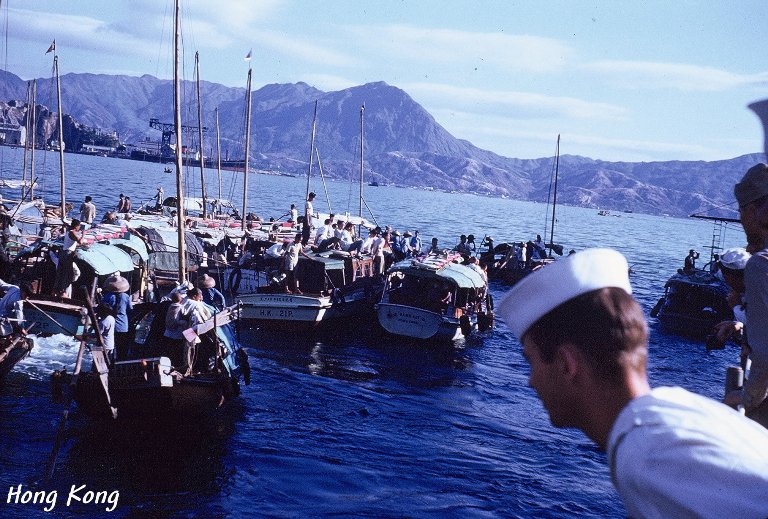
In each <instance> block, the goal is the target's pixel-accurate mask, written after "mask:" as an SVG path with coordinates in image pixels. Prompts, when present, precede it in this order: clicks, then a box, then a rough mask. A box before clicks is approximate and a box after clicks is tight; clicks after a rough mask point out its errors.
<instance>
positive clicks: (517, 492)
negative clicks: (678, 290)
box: [0, 148, 743, 517]
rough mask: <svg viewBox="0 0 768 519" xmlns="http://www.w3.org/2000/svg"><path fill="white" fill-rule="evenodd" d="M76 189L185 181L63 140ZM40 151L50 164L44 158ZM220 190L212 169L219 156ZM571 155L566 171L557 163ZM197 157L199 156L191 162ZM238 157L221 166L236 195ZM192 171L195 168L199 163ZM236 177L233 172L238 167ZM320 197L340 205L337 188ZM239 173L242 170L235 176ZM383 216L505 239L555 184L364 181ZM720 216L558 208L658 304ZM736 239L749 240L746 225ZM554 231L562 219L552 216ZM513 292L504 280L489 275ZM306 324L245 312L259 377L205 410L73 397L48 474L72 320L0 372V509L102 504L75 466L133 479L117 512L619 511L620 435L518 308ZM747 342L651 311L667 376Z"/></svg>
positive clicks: (536, 220) (702, 381)
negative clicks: (545, 370) (539, 187)
mask: <svg viewBox="0 0 768 519" xmlns="http://www.w3.org/2000/svg"><path fill="white" fill-rule="evenodd" d="M0 152H1V153H0V166H2V171H3V178H15V171H16V170H18V166H17V164H18V163H19V162H20V151H18V152H14V150H10V149H8V148H0ZM46 161H47V164H46V166H47V168H48V169H50V170H51V171H50V172H48V173H46V176H45V180H44V186H45V188H46V191H47V192H46V195H45V196H46V198H47V199H48V200H53V201H54V203H55V202H56V201H58V195H54V194H52V193H53V192H54V191H53V190H54V189H56V188H57V186H58V172H57V169H56V168H58V163H57V159H56V155H54V154H51V155H50V156H49V157H48V158H47V159H46ZM66 161H67V174H68V178H69V179H70V180H68V186H67V189H68V190H67V197H68V199H70V200H74V201H75V202H76V207H77V206H79V203H80V202H81V201H82V198H83V196H85V195H86V194H90V195H92V196H93V197H94V201H95V203H96V205H97V208H98V210H99V216H100V215H101V214H103V211H104V210H105V208H107V206H108V205H111V204H115V203H116V202H117V195H118V194H119V192H120V191H122V192H124V193H125V194H126V195H128V196H131V198H132V200H134V205H136V202H138V201H140V200H144V199H148V198H150V197H151V196H152V195H153V194H154V192H155V188H156V187H157V186H158V185H163V186H164V188H165V190H166V193H171V192H172V189H173V179H172V178H171V175H168V174H166V173H163V167H162V166H161V165H157V164H148V163H140V162H133V161H122V160H116V159H107V158H100V157H85V156H75V155H66ZM40 168H42V166H39V168H38V169H40ZM208 173H209V175H208V177H209V185H208V189H209V193H210V192H213V193H216V191H217V185H216V181H215V172H208ZM561 174H562V175H567V174H568V172H567V171H563V172H561ZM197 175H198V173H197V171H193V172H192V173H191V176H193V179H194V181H196V180H197ZM232 178H237V179H238V180H239V177H235V176H233V175H232V174H231V173H229V172H225V173H224V185H225V188H224V190H225V196H227V197H230V198H233V199H234V200H235V203H236V205H237V204H238V203H239V200H240V198H239V197H240V196H241V195H234V196H233V195H232V194H230V193H229V191H230V186H231V184H232ZM192 183H194V182H192ZM235 184H237V182H235ZM312 189H313V190H314V191H316V192H317V193H318V195H319V200H318V201H316V203H315V207H316V208H317V209H320V210H326V209H327V205H326V204H325V196H324V189H323V186H322V184H321V183H320V182H319V180H317V179H313V183H312ZM236 190H237V186H235V188H233V190H232V193H235V192H236ZM305 190H306V179H302V178H287V177H273V176H265V175H254V176H252V177H251V178H250V180H249V191H250V197H249V200H250V201H249V210H253V211H255V212H257V213H258V214H260V215H262V216H265V217H268V216H279V215H281V214H283V213H285V212H287V210H288V208H289V207H290V204H291V203H296V204H297V206H298V207H301V205H300V204H301V201H302V200H303V194H304V192H305ZM328 190H329V192H330V193H331V199H332V200H333V202H334V203H333V209H334V211H336V212H337V213H342V212H344V211H346V210H350V211H351V212H353V213H356V212H357V190H358V186H357V185H356V184H350V183H347V182H331V183H329V185H328ZM365 197H366V200H367V202H368V205H369V206H370V207H371V209H373V211H374V213H375V215H376V218H377V219H378V220H379V222H380V223H381V224H390V225H392V226H393V227H395V228H397V229H400V230H405V229H406V228H409V229H411V230H413V229H416V228H418V229H420V230H421V234H422V237H423V239H424V241H425V243H428V242H429V240H430V238H431V237H432V236H436V237H438V238H439V240H440V243H441V244H444V245H449V246H452V245H453V244H455V243H456V242H457V241H458V235H459V234H469V233H472V234H474V235H475V236H476V237H477V241H478V243H479V242H480V240H481V238H482V237H483V236H484V235H486V234H490V235H492V236H493V237H494V239H495V240H496V242H497V243H500V242H501V241H506V240H513V239H514V240H520V239H525V240H527V239H530V238H533V237H535V234H537V233H540V234H544V233H543V229H544V220H545V213H546V208H545V207H544V206H543V205H540V204H532V203H526V202H516V201H511V200H502V199H489V198H483V197H479V196H473V195H461V194H448V193H441V192H425V191H418V190H413V189H400V188H395V187H368V186H365ZM711 236H712V226H711V224H710V223H708V222H703V221H698V220H690V219H675V218H663V217H653V216H647V215H641V214H626V213H621V214H620V216H618V217H613V216H609V217H601V216H598V215H597V211H596V210H587V209H580V208H570V207H564V208H562V209H560V208H558V224H557V226H556V232H555V241H556V242H558V243H563V244H564V246H565V250H569V249H571V248H573V249H576V250H579V249H582V248H585V247H593V246H609V247H614V248H617V249H618V250H620V251H621V252H623V253H624V254H625V255H626V256H627V258H628V260H629V263H630V264H632V265H633V270H634V274H633V277H632V283H633V286H634V289H635V294H636V297H637V298H638V300H639V301H640V302H641V304H642V305H643V307H644V309H645V311H646V314H647V313H648V312H649V311H650V309H651V308H652V307H653V305H654V303H655V302H656V300H657V298H658V297H659V296H660V295H661V293H662V291H663V285H664V282H665V281H666V279H667V277H668V276H669V275H671V273H672V272H673V271H674V270H676V269H677V268H678V267H680V266H682V261H683V258H684V257H685V255H686V254H687V252H688V249H690V248H692V247H693V248H696V249H698V250H700V251H701V252H702V258H704V256H707V255H708V254H706V250H705V249H704V247H705V246H706V245H708V244H709V243H710V242H711ZM725 237H726V245H727V246H737V245H739V244H741V243H742V242H743V236H742V233H741V229H740V228H739V227H738V226H737V227H735V228H732V229H729V230H728V231H727V232H726V236H725ZM547 238H548V236H547ZM491 291H492V293H493V294H494V296H495V297H496V299H497V300H498V299H499V297H500V296H501V295H502V294H503V292H504V288H503V287H500V286H494V287H492V289H491ZM369 328H370V329H367V330H358V331H350V332H345V333H336V334H331V335H327V336H324V337H322V338H319V339H316V340H313V339H301V338H296V337H294V336H289V335H284V336H274V335H273V336H266V335H262V334H260V333H259V332H256V331H245V332H244V335H243V340H244V343H245V344H246V346H247V349H248V353H249V355H250V357H251V366H252V370H253V375H252V378H253V381H254V382H253V383H252V385H251V386H250V387H245V388H244V391H243V394H242V395H241V397H240V398H239V399H238V400H237V401H235V402H233V403H232V405H230V406H228V407H227V408H226V409H225V412H223V413H222V414H221V416H219V417H217V420H215V421H214V422H213V423H211V424H208V425H206V426H205V427H203V428H202V430H201V429H200V428H199V427H197V424H194V423H183V420H182V421H181V422H182V423H179V424H178V427H175V428H174V429H173V430H158V429H156V428H154V427H152V426H151V425H150V424H138V425H137V427H136V428H131V429H128V430H125V429H117V428H115V427H113V426H112V424H111V423H100V422H94V421H92V420H90V419H87V418H86V417H84V416H83V415H82V414H80V413H79V412H78V411H77V410H76V408H74V409H75V410H74V412H73V413H72V414H71V415H70V419H69V421H68V428H67V434H66V441H65V442H64V445H63V449H62V452H61V454H60V456H59V464H58V466H57V470H56V473H55V476H54V479H53V481H51V482H50V484H49V485H48V486H42V487H35V486H33V485H36V484H38V483H39V482H40V481H41V480H42V478H43V475H44V467H45V464H46V461H47V457H48V454H49V453H50V451H51V447H52V445H53V440H54V437H55V429H56V426H57V424H58V423H59V419H60V416H61V413H62V409H63V407H62V404H61V403H60V402H56V401H55V400H54V399H52V396H51V389H50V384H49V381H48V379H49V376H50V374H51V373H52V371H53V370H55V369H60V368H61V367H63V366H68V367H69V370H70V371H71V369H72V365H73V363H74V358H75V354H76V351H77V345H76V344H75V343H72V342H67V343H65V342H62V340H61V337H53V338H50V339H46V340H44V341H41V342H40V343H38V344H37V347H36V349H35V350H34V351H33V354H32V356H31V357H30V358H29V359H27V360H25V361H24V362H22V363H21V364H20V365H19V366H17V368H16V369H15V370H14V371H13V372H11V374H10V375H9V376H8V378H7V380H6V381H5V383H4V385H2V386H0V438H2V441H1V442H0V515H2V516H3V517H37V516H44V515H47V516H50V514H46V513H45V512H43V511H42V509H43V507H44V505H34V504H26V505H22V504H8V503H6V497H7V490H6V489H8V488H10V487H14V488H15V487H17V486H18V485H19V484H22V485H24V488H25V489H26V488H35V489H38V488H43V489H47V490H48V491H52V490H57V491H58V494H59V495H58V501H57V505H56V508H55V509H54V510H53V512H52V513H53V514H55V516H57V517H74V516H81V515H107V514H106V512H105V508H106V506H108V505H104V504H99V505H95V504H89V505H84V504H77V503H74V504H72V505H71V506H69V507H67V506H66V497H67V493H68V492H69V490H70V486H71V485H76V486H80V485H87V489H91V490H95V491H98V490H102V491H114V490H118V491H119V493H120V495H119V502H118V505H117V508H116V509H115V511H113V512H111V513H110V514H108V515H110V516H115V517H146V516H151V517H241V516H289V517H306V516H369V517H382V516H386V517H391V516H398V517H400V516H415V517H450V516H455V517H572V516H592V517H624V516H625V512H624V509H623V507H622V505H621V502H620V499H619V497H618V495H617V494H616V492H615V491H614V490H613V488H612V486H611V483H610V478H609V474H608V470H607V468H606V460H605V455H604V454H603V453H601V452H599V451H598V450H597V449H596V448H595V447H594V446H593V445H592V443H591V442H590V441H589V440H588V439H587V438H586V437H585V436H584V435H583V434H582V433H580V432H578V431H572V430H560V429H555V428H553V427H552V426H551V425H550V424H549V420H548V418H547V416H546V412H545V411H544V409H543V408H542V406H541V404H540V403H539V401H538V399H537V398H536V395H535V393H534V392H533V390H531V389H530V388H529V387H528V386H527V376H528V367H527V365H526V363H525V361H524V359H523V358H522V355H521V351H520V346H519V344H518V343H517V341H516V340H515V339H513V338H512V337H511V335H510V333H509V331H508V330H507V329H506V327H505V326H504V324H503V323H501V322H499V323H498V326H497V327H496V329H495V330H493V331H492V332H488V333H486V334H485V335H480V336H477V337H473V338H472V339H470V340H468V341H466V342H464V343H460V344H458V345H457V346H456V347H455V348H451V347H434V346H432V347H425V346H423V345H418V344H414V343H409V342H408V341H405V340H392V339H389V338H385V337H383V336H381V335H380V334H379V333H378V332H376V331H375V328H374V327H373V326H371V327H369ZM736 359H737V351H736V349H735V348H730V349H726V350H723V351H718V352H714V353H710V354H707V353H706V352H705V350H704V346H703V345H702V344H699V343H694V342H691V341H688V340H686V339H681V338H675V337H669V336H665V335H662V334H661V333H660V332H659V331H658V329H657V327H656V323H655V321H653V320H651V344H650V361H649V362H650V378H651V382H652V384H653V385H655V386H656V385H680V386H683V387H685V388H687V389H690V390H692V391H695V392H697V393H701V394H704V395H707V396H710V397H713V398H720V397H721V396H722V387H723V382H724V375H725V368H726V366H728V365H730V364H733V363H735V362H736Z"/></svg>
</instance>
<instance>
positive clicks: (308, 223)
mask: <svg viewBox="0 0 768 519" xmlns="http://www.w3.org/2000/svg"><path fill="white" fill-rule="evenodd" d="M315 196H316V195H315V193H314V192H310V193H309V194H308V195H307V201H306V202H305V203H304V225H303V226H302V228H301V244H302V245H306V244H307V243H309V234H310V232H311V231H312V222H313V220H312V218H313V217H314V214H315V209H314V207H312V201H313V200H314V199H315Z"/></svg>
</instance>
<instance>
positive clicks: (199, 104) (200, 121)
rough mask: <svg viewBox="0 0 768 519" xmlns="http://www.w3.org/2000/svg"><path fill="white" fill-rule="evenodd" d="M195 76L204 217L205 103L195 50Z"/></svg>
mask: <svg viewBox="0 0 768 519" xmlns="http://www.w3.org/2000/svg"><path fill="white" fill-rule="evenodd" d="M195 76H197V79H196V83H197V139H198V147H199V148H200V190H201V193H202V197H203V218H206V217H207V216H208V210H207V209H206V205H207V204H206V200H205V160H204V158H203V149H204V148H203V103H202V101H201V99H200V53H199V52H195Z"/></svg>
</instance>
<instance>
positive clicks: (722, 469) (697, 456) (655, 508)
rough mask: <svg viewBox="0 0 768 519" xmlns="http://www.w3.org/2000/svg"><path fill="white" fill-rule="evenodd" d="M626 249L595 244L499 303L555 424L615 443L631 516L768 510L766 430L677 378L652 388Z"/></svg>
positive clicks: (603, 444)
mask: <svg viewBox="0 0 768 519" xmlns="http://www.w3.org/2000/svg"><path fill="white" fill-rule="evenodd" d="M628 269H629V267H628V264H627V261H626V259H625V258H624V257H623V256H622V255H621V254H620V253H618V252H616V251H615V250H611V249H588V250H585V251H582V252H577V253H575V254H572V255H570V256H568V257H566V258H564V259H562V260H560V261H556V262H554V263H553V264H552V265H550V266H548V267H547V268H546V269H541V270H539V271H537V272H534V273H532V274H530V275H529V276H527V277H526V278H524V279H523V280H522V281H520V282H518V283H517V284H516V285H515V286H514V287H513V288H512V289H511V290H510V291H509V292H508V293H507V295H506V296H505V297H504V298H503V300H502V301H501V303H500V304H499V305H498V307H497V310H498V312H497V313H498V314H499V315H500V316H501V317H502V318H503V319H504V321H505V322H506V324H507V325H508V326H509V328H510V329H511V331H512V333H513V334H514V335H515V336H516V337H518V338H520V340H521V342H522V345H523V355H524V356H525V358H526V359H527V360H528V362H529V364H530V366H531V371H530V376H529V380H528V382H529V385H530V386H531V387H533V389H534V390H535V391H536V393H537V394H538V396H539V398H540V399H541V401H542V403H543V404H544V407H545V408H546V409H547V412H548V413H549V418H550V420H551V422H552V424H553V425H554V426H556V427H575V428H578V429H581V430H582V431H583V432H584V433H586V435H587V436H588V437H589V438H590V439H591V440H592V441H593V442H595V443H596V444H597V446H598V447H599V448H600V449H601V450H604V451H606V452H607V454H608V464H609V466H610V472H611V479H612V480H613V483H614V486H615V487H616V490H617V491H618V493H619V495H620V496H621V498H622V501H623V502H624V506H625V508H626V512H627V515H628V516H630V517H712V518H720V517H755V518H757V517H768V499H766V498H765V496H766V495H768V470H766V467H768V431H766V430H765V429H764V428H762V427H760V426H759V425H758V424H756V423H755V422H753V421H751V420H748V419H746V418H745V417H744V416H742V415H740V414H739V413H738V412H736V411H735V410H733V409H731V408H729V407H728V406H725V405H723V404H721V403H719V402H715V401H713V400H710V399H708V398H704V397H701V396H699V395H696V394H693V393H690V392H688V391H686V390H684V389H682V388H679V387H662V388H656V389H651V387H650V385H649V383H648V378H647V368H646V363H647V357H648V328H647V325H646V322H645V318H644V315H643V310H642V308H641V307H640V305H639V304H638V303H637V302H636V301H635V300H634V299H633V298H632V295H631V293H632V288H631V286H630V283H629V275H628Z"/></svg>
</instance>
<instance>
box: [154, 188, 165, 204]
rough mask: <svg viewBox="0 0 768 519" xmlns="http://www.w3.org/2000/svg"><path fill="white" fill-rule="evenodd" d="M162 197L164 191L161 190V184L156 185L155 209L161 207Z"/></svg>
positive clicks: (163, 196)
mask: <svg viewBox="0 0 768 519" xmlns="http://www.w3.org/2000/svg"><path fill="white" fill-rule="evenodd" d="M164 199H165V191H163V186H157V194H156V195H155V209H162V207H163V200H164Z"/></svg>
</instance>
